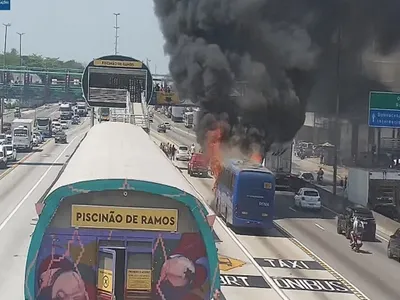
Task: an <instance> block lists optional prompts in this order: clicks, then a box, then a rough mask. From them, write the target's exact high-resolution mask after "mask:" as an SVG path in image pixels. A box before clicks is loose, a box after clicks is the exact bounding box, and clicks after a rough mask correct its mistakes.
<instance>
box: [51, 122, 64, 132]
mask: <svg viewBox="0 0 400 300" xmlns="http://www.w3.org/2000/svg"><path fill="white" fill-rule="evenodd" d="M52 124H53V125H52V126H53V129H54V131H60V130H62V127H61V123H60V122H53V123H52Z"/></svg>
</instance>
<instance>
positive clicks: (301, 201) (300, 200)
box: [294, 188, 322, 210]
mask: <svg viewBox="0 0 400 300" xmlns="http://www.w3.org/2000/svg"><path fill="white" fill-rule="evenodd" d="M294 206H295V207H299V208H310V209H316V210H321V208H322V205H321V197H320V195H319V192H318V191H317V190H316V189H312V188H301V189H299V191H298V192H297V193H296V195H295V196H294Z"/></svg>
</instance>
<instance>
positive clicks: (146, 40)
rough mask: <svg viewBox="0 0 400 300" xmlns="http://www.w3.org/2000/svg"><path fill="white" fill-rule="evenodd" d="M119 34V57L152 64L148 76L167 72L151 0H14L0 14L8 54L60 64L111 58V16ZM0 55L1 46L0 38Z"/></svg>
mask: <svg viewBox="0 0 400 300" xmlns="http://www.w3.org/2000/svg"><path fill="white" fill-rule="evenodd" d="M114 12H119V13H121V15H120V16H119V18H118V22H119V24H118V26H119V27H121V28H120V30H119V36H120V38H119V40H118V52H119V54H121V55H126V56H132V57H134V58H136V59H140V60H145V59H146V58H148V59H149V60H151V62H150V63H149V65H150V68H151V71H152V72H154V71H155V67H156V66H157V73H161V74H166V73H168V61H169V58H168V57H167V56H164V51H163V44H164V40H163V37H162V34H161V32H160V29H159V25H158V20H157V18H156V17H155V15H154V12H153V1H152V0H109V1H104V0H67V1H61V0H12V1H11V11H8V12H7V11H0V20H1V23H11V24H12V25H11V27H10V28H9V38H8V40H7V49H8V51H9V50H10V49H11V48H17V49H19V36H18V35H17V33H16V32H25V33H26V35H24V36H23V41H22V53H23V54H31V53H36V54H41V55H43V56H49V57H60V59H63V60H68V59H75V60H77V61H80V62H85V63H87V62H89V61H90V60H92V59H93V58H95V57H99V56H102V55H108V54H113V53H114V36H115V29H114V26H115V16H114V15H113V13H114ZM1 34H2V36H4V26H3V27H2V28H1ZM0 45H1V50H2V49H3V47H4V44H3V38H0Z"/></svg>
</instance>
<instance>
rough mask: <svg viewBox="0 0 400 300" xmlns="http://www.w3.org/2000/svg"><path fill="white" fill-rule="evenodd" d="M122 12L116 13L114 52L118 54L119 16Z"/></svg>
mask: <svg viewBox="0 0 400 300" xmlns="http://www.w3.org/2000/svg"><path fill="white" fill-rule="evenodd" d="M120 15H121V14H120V13H114V16H115V26H114V28H115V49H114V54H115V55H117V54H118V29H119V27H118V17H119V16H120Z"/></svg>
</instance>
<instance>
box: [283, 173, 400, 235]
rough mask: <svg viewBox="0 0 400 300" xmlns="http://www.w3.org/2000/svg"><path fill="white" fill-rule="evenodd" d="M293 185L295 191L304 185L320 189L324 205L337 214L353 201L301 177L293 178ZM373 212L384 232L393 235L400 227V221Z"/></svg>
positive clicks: (378, 226)
mask: <svg viewBox="0 0 400 300" xmlns="http://www.w3.org/2000/svg"><path fill="white" fill-rule="evenodd" d="M291 187H292V189H293V190H295V191H298V189H300V188H302V187H309V188H314V189H316V190H318V192H319V194H320V196H321V203H322V205H323V206H325V207H326V208H328V209H329V210H331V211H332V212H334V213H336V214H340V213H342V212H344V209H345V208H346V207H347V206H349V205H350V204H352V202H351V201H349V200H348V199H346V198H345V197H343V196H340V195H336V196H335V195H333V194H332V193H331V192H330V191H327V190H325V189H324V188H323V187H321V186H317V185H314V184H312V183H309V182H306V181H304V180H302V179H300V178H292V179H291ZM372 213H373V215H374V217H375V221H376V225H377V231H379V232H381V233H383V234H384V235H387V236H391V235H392V234H393V233H394V232H395V231H396V230H397V229H398V228H400V223H399V222H396V221H394V220H392V219H390V218H388V217H385V216H384V215H381V214H380V213H377V212H375V211H373V212H372Z"/></svg>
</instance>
